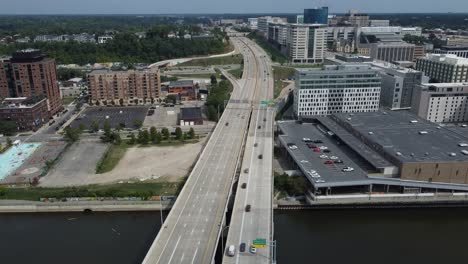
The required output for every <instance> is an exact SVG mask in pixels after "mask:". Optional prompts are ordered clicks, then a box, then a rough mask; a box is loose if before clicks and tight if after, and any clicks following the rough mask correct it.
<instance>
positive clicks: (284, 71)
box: [273, 66, 296, 98]
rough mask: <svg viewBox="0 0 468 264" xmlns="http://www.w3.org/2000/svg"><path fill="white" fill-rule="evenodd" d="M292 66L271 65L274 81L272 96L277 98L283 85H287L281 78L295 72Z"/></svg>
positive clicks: (283, 78) (292, 74) (285, 77)
mask: <svg viewBox="0 0 468 264" xmlns="http://www.w3.org/2000/svg"><path fill="white" fill-rule="evenodd" d="M295 72H296V71H295V70H294V68H289V67H281V66H273V79H274V82H275V87H274V92H273V96H274V98H277V97H278V96H279V95H280V93H281V91H282V90H283V88H284V87H286V86H288V83H286V82H283V81H282V80H285V79H288V78H289V77H291V76H294V74H295Z"/></svg>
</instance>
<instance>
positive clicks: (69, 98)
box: [62, 96, 75, 106]
mask: <svg viewBox="0 0 468 264" xmlns="http://www.w3.org/2000/svg"><path fill="white" fill-rule="evenodd" d="M73 101H75V97H74V96H64V97H63V98H62V104H63V105H65V106H67V105H69V104H71V103H72V102H73Z"/></svg>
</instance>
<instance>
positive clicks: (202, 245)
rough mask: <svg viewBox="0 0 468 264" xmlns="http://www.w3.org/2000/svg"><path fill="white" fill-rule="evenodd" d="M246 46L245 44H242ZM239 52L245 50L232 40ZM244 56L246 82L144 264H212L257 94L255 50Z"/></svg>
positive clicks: (236, 86) (239, 85)
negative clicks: (253, 100) (253, 101)
mask: <svg viewBox="0 0 468 264" xmlns="http://www.w3.org/2000/svg"><path fill="white" fill-rule="evenodd" d="M243 40H245V39H243ZM232 41H233V43H234V45H235V46H236V49H240V48H239V47H241V46H242V45H243V44H242V42H241V40H240V39H238V38H232ZM240 50H241V51H242V53H243V55H244V61H245V63H244V73H245V78H246V81H245V82H235V83H234V91H233V93H232V95H231V100H230V101H229V103H228V105H227V109H226V110H225V111H224V113H223V115H222V117H221V119H220V121H219V123H218V125H217V127H216V129H215V131H214V132H213V134H212V136H211V138H210V140H209V142H208V144H207V145H206V147H205V149H204V151H203V153H202V155H201V157H200V159H199V161H198V162H197V164H196V165H195V167H194V169H193V171H192V173H191V174H190V176H189V179H188V180H187V182H186V184H185V186H184V188H183V189H182V191H181V193H180V195H179V197H178V199H177V201H176V203H175V204H174V207H173V208H172V210H171V212H170V213H169V215H168V217H167V219H166V220H165V224H164V226H163V228H162V229H161V230H160V231H159V233H158V235H157V237H156V239H155V241H154V242H153V244H152V245H151V248H150V250H149V252H148V254H147V255H146V257H145V259H144V261H143V263H161V264H162V263H164V264H170V263H203V264H205V263H211V262H212V260H213V258H214V253H215V249H216V246H217V243H218V237H219V235H220V232H221V227H222V226H223V223H224V221H225V220H224V216H225V211H226V207H227V202H228V197H229V196H230V191H231V189H232V184H233V181H234V176H235V172H236V169H237V166H238V161H239V156H240V154H241V153H240V152H241V149H242V142H244V140H245V137H244V135H245V134H246V133H245V132H246V131H247V129H248V122H249V118H250V114H251V112H252V105H251V102H252V101H251V100H252V99H253V98H254V93H255V92H256V89H258V85H257V79H256V77H257V76H258V69H257V64H256V59H255V58H254V56H255V55H254V54H253V53H252V50H250V49H247V48H245V49H244V48H242V49H240Z"/></svg>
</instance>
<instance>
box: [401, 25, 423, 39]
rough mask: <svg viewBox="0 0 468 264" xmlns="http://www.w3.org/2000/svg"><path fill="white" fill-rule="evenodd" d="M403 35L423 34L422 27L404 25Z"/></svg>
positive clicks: (418, 35)
mask: <svg viewBox="0 0 468 264" xmlns="http://www.w3.org/2000/svg"><path fill="white" fill-rule="evenodd" d="M401 35H402V36H403V37H404V36H405V35H411V36H417V37H420V36H422V28H420V27H404V28H401Z"/></svg>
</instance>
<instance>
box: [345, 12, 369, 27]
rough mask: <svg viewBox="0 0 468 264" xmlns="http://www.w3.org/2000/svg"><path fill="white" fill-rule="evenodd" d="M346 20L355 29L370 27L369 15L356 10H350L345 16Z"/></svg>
mask: <svg viewBox="0 0 468 264" xmlns="http://www.w3.org/2000/svg"><path fill="white" fill-rule="evenodd" d="M344 20H345V21H346V22H348V23H349V24H350V25H352V26H355V27H367V26H369V15H367V14H362V13H359V12H357V11H356V10H350V11H349V12H348V13H347V14H346V15H345V17H344Z"/></svg>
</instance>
